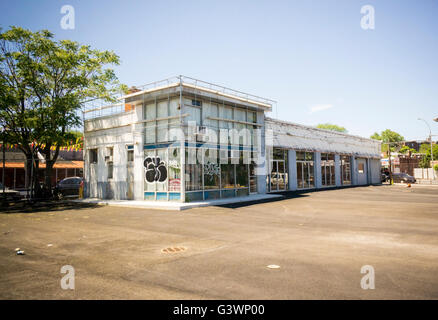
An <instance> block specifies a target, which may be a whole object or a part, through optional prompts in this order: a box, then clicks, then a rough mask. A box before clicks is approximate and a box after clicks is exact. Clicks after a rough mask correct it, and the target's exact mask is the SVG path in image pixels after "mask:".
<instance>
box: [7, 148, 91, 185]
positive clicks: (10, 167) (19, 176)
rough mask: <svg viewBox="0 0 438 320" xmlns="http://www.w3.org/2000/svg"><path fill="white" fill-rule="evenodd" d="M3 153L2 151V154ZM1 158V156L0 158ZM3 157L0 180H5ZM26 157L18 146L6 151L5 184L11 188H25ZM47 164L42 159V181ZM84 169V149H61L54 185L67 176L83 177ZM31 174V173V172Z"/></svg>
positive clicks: (55, 168)
mask: <svg viewBox="0 0 438 320" xmlns="http://www.w3.org/2000/svg"><path fill="white" fill-rule="evenodd" d="M1 155H2V154H1V153H0V156H1ZM0 159H1V158H0ZM2 160H3V159H1V160H0V182H1V181H3V161H2ZM25 160H26V158H25V156H24V154H23V152H22V151H21V150H19V149H17V148H12V149H9V150H7V151H6V162H5V172H4V181H5V186H6V187H8V188H11V189H16V190H17V189H18V190H20V189H25V188H26V185H25V183H26V182H25V181H26V172H25V165H24V162H25ZM45 168H46V165H45V163H44V161H41V160H40V163H39V171H40V177H41V182H43V181H42V179H43V177H44V172H43V171H44V169H45ZM83 169H84V161H83V153H82V150H80V151H79V150H78V151H66V150H64V151H60V152H59V156H58V160H57V161H56V163H55V165H54V167H53V176H52V186H55V184H56V183H57V182H58V181H59V180H62V179H64V178H67V177H82V176H83ZM29 176H30V174H29Z"/></svg>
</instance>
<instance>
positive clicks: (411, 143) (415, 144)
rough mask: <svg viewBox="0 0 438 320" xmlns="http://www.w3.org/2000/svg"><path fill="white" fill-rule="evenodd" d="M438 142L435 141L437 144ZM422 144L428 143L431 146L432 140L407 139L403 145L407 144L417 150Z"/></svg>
mask: <svg viewBox="0 0 438 320" xmlns="http://www.w3.org/2000/svg"><path fill="white" fill-rule="evenodd" d="M437 143H438V141H436V142H434V144H437ZM422 144H427V145H429V146H430V141H428V140H412V141H405V142H404V143H403V145H405V146H407V147H409V148H412V149H415V151H417V152H418V151H420V147H421V145H422Z"/></svg>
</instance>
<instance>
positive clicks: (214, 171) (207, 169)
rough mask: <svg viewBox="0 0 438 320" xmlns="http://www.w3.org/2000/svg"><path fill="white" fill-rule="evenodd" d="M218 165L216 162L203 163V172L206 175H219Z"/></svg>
mask: <svg viewBox="0 0 438 320" xmlns="http://www.w3.org/2000/svg"><path fill="white" fill-rule="evenodd" d="M219 172H220V167H219V164H217V163H211V162H209V163H207V164H204V174H205V175H207V176H217V175H219Z"/></svg>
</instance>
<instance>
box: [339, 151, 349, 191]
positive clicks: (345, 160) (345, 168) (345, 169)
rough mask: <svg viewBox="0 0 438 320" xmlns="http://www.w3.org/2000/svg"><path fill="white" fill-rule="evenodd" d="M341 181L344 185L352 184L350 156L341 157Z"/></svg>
mask: <svg viewBox="0 0 438 320" xmlns="http://www.w3.org/2000/svg"><path fill="white" fill-rule="evenodd" d="M340 165H341V181H342V184H343V185H350V184H351V163H350V156H341V164H340Z"/></svg>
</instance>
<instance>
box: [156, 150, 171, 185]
mask: <svg viewBox="0 0 438 320" xmlns="http://www.w3.org/2000/svg"><path fill="white" fill-rule="evenodd" d="M155 166H156V175H158V176H159V177H158V179H156V188H157V191H167V181H168V179H167V178H168V173H167V168H168V163H167V149H157V156H156V158H155Z"/></svg>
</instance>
